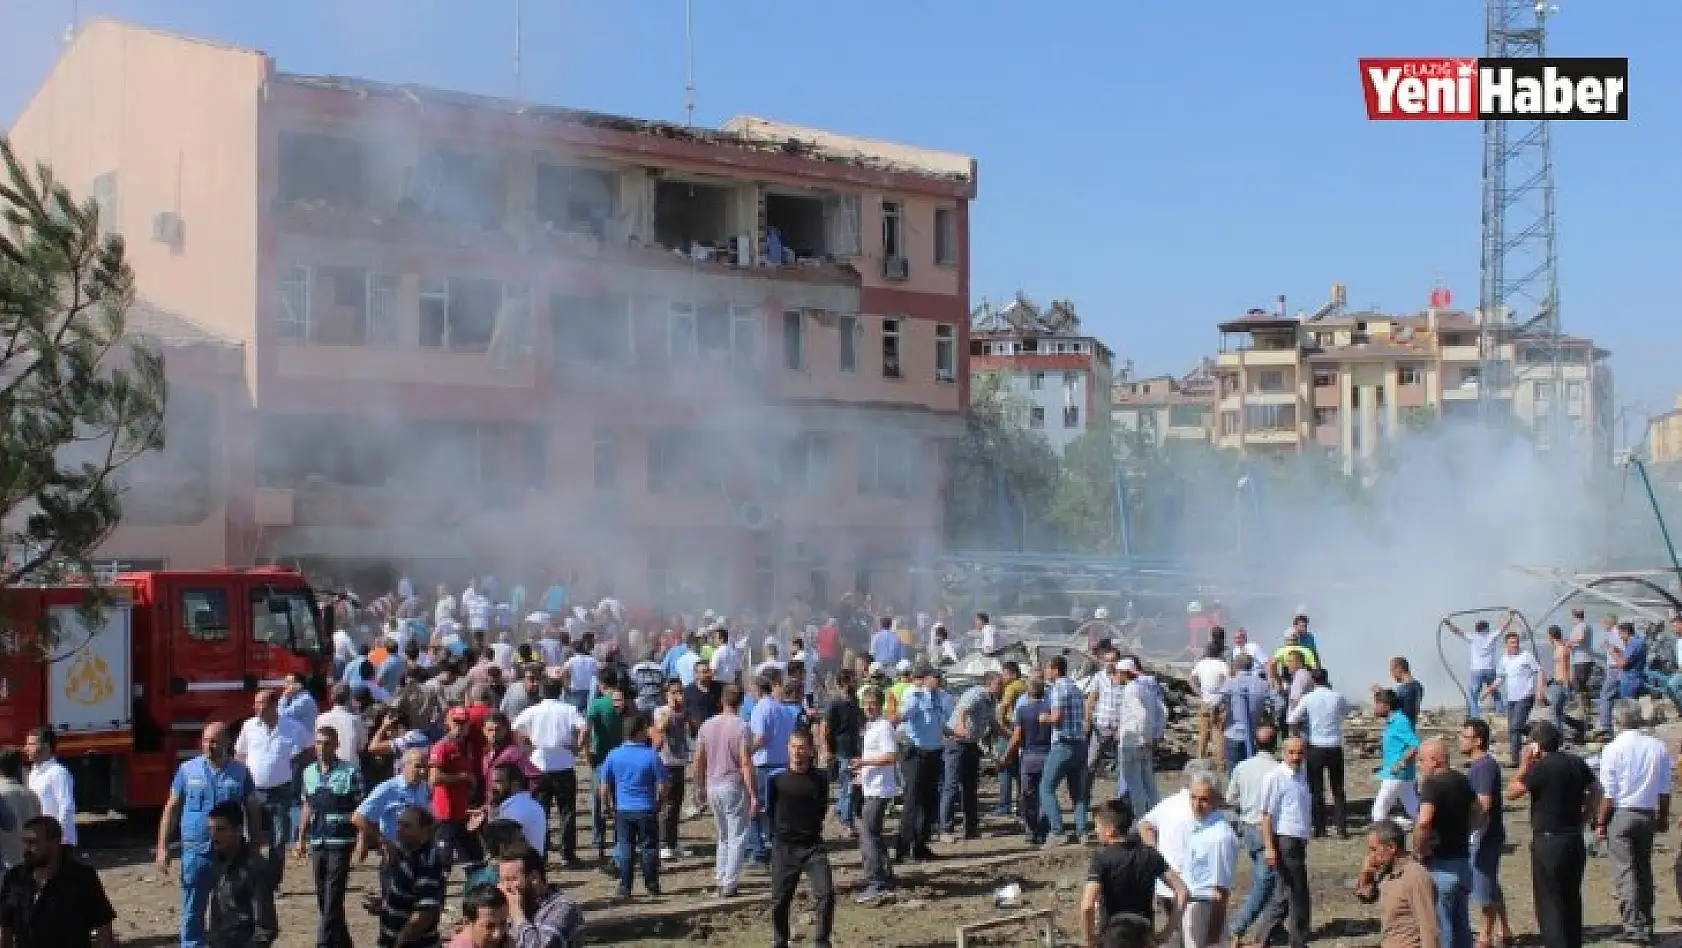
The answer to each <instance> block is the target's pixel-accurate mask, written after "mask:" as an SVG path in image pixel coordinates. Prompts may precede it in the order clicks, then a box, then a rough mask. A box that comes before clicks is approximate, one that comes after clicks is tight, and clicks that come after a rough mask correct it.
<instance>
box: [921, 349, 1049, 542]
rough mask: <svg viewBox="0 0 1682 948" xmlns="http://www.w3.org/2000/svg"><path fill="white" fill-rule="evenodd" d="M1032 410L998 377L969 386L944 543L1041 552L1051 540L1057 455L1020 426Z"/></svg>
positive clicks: (950, 483)
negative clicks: (1049, 504) (1040, 545)
mask: <svg viewBox="0 0 1682 948" xmlns="http://www.w3.org/2000/svg"><path fill="white" fill-rule="evenodd" d="M1026 412H1027V407H1026V406H1025V405H1022V404H1020V403H1019V402H1018V400H1015V399H1013V398H1012V397H1011V395H1010V393H1009V392H1008V391H1007V390H1006V389H1005V387H1004V380H1003V378H1002V377H1001V376H999V375H997V374H985V375H979V376H976V377H975V378H974V379H973V380H972V381H971V384H970V410H969V415H968V417H967V418H966V419H965V426H964V436H963V437H962V438H961V439H959V441H958V445H957V450H956V451H954V452H953V455H952V464H951V468H950V470H949V471H948V477H949V478H950V480H949V481H948V483H947V489H946V516H945V521H946V541H947V545H948V546H950V547H954V548H960V549H1019V548H1028V549H1033V548H1036V546H1035V544H1036V542H1037V541H1036V539H1035V538H1036V537H1043V536H1044V534H1045V532H1046V524H1045V518H1046V513H1045V510H1046V501H1047V499H1048V498H1049V496H1050V494H1051V491H1052V489H1053V487H1054V486H1055V484H1056V482H1057V476H1058V462H1057V455H1056V453H1055V452H1054V451H1052V450H1051V446H1050V445H1049V444H1047V443H1046V440H1045V438H1044V437H1042V436H1041V435H1040V434H1039V433H1038V432H1036V431H1031V430H1029V429H1028V428H1027V426H1026V425H1024V424H1022V423H1021V420H1022V416H1024V415H1025V414H1026Z"/></svg>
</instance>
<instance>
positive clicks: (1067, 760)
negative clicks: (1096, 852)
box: [1040, 655, 1087, 846]
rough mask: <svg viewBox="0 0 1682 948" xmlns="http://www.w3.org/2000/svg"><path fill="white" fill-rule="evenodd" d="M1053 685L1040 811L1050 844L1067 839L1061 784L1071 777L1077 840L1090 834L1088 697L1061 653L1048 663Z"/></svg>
mask: <svg viewBox="0 0 1682 948" xmlns="http://www.w3.org/2000/svg"><path fill="white" fill-rule="evenodd" d="M1046 675H1047V676H1049V677H1050V678H1051V685H1050V687H1048V688H1047V689H1046V696H1045V699H1046V710H1045V711H1044V712H1043V713H1042V714H1041V715H1040V723H1041V724H1049V725H1051V750H1050V752H1048V753H1047V754H1046V755H1045V770H1044V771H1043V772H1042V773H1041V775H1040V813H1041V815H1042V816H1044V817H1045V822H1046V825H1047V827H1048V829H1047V832H1046V845H1047V846H1051V845H1055V844H1057V843H1059V842H1062V841H1063V808H1062V805H1061V804H1059V803H1058V802H1057V785H1058V784H1060V783H1063V782H1064V781H1068V784H1069V799H1070V802H1071V803H1073V804H1074V809H1075V834H1074V836H1072V837H1069V839H1068V842H1069V843H1071V844H1073V843H1076V842H1078V841H1079V839H1080V838H1081V837H1083V836H1085V835H1086V804H1087V798H1086V701H1085V699H1084V698H1083V697H1082V695H1081V693H1080V686H1079V685H1077V684H1075V683H1074V681H1073V680H1072V679H1070V678H1069V665H1068V662H1067V660H1065V659H1064V658H1063V656H1061V655H1054V656H1052V658H1051V661H1049V662H1047V663H1046Z"/></svg>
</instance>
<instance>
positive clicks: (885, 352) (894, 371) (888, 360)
mask: <svg viewBox="0 0 1682 948" xmlns="http://www.w3.org/2000/svg"><path fill="white" fill-rule="evenodd" d="M903 323H904V320H902V319H900V318H898V317H894V316H889V317H886V318H884V319H883V320H882V377H883V378H885V379H903V378H905V350H904V346H903V345H901V343H902V342H903V339H902V337H901V332H900V331H901V329H902V324H903Z"/></svg>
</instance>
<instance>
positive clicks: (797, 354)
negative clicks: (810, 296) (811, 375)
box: [782, 309, 806, 372]
mask: <svg viewBox="0 0 1682 948" xmlns="http://www.w3.org/2000/svg"><path fill="white" fill-rule="evenodd" d="M782 339H783V368H784V369H787V370H788V371H790V372H804V371H805V370H806V313H805V311H804V310H798V309H785V310H783V324H782Z"/></svg>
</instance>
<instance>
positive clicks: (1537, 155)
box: [1478, 0, 1565, 451]
mask: <svg viewBox="0 0 1682 948" xmlns="http://www.w3.org/2000/svg"><path fill="white" fill-rule="evenodd" d="M1484 3H1485V6H1484V14H1485V20H1486V23H1485V39H1484V46H1485V55H1487V56H1491V57H1504V58H1518V59H1540V58H1542V57H1543V56H1545V55H1546V54H1547V21H1548V17H1549V16H1550V15H1552V14H1553V13H1554V12H1556V9H1555V8H1554V7H1552V6H1550V5H1549V3H1548V2H1547V0H1484ZM1556 237H1557V221H1556V218H1555V214H1554V173H1553V147H1552V140H1551V134H1550V130H1549V123H1548V122H1547V121H1546V120H1537V119H1509V120H1495V121H1486V122H1484V123H1483V248H1482V257H1483V261H1482V267H1481V280H1480V285H1479V292H1478V308H1479V314H1480V317H1481V319H1480V330H1479V339H1478V344H1479V352H1480V357H1481V359H1482V364H1481V367H1480V371H1479V378H1478V407H1479V409H1480V412H1479V413H1480V415H1482V417H1483V418H1484V419H1485V420H1486V421H1487V420H1489V419H1491V418H1492V417H1494V413H1495V412H1499V411H1506V412H1511V411H1512V410H1513V406H1514V401H1513V400H1514V399H1515V395H1516V389H1517V385H1518V384H1519V383H1521V382H1524V381H1535V380H1538V379H1540V378H1546V379H1547V383H1546V385H1545V386H1539V387H1538V388H1544V389H1545V390H1546V391H1547V392H1548V395H1547V398H1546V400H1545V404H1543V403H1542V400H1541V399H1533V400H1532V402H1531V406H1532V413H1533V417H1532V419H1531V421H1532V424H1533V425H1534V429H1535V430H1536V431H1537V432H1543V431H1545V432H1547V434H1548V446H1549V448H1550V449H1551V450H1556V451H1557V450H1559V449H1560V448H1562V447H1563V446H1564V445H1563V444H1562V443H1561V442H1562V437H1563V435H1564V431H1563V430H1562V429H1563V426H1562V425H1561V421H1562V419H1563V417H1564V414H1565V408H1564V406H1563V404H1562V403H1563V402H1564V400H1565V392H1564V388H1565V384H1564V382H1565V378H1564V368H1563V365H1562V354H1561V349H1560V336H1559V330H1560V319H1559V272H1558V255H1557V243H1556ZM1538 357H1539V358H1538ZM1502 398H1505V399H1507V400H1508V401H1507V403H1506V404H1504V405H1503V404H1500V403H1499V402H1500V400H1501V399H1502ZM1544 413H1545V414H1544Z"/></svg>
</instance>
